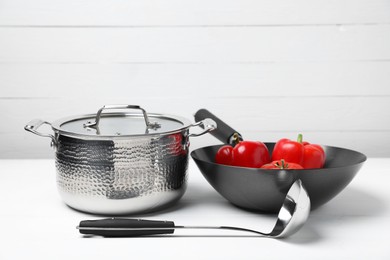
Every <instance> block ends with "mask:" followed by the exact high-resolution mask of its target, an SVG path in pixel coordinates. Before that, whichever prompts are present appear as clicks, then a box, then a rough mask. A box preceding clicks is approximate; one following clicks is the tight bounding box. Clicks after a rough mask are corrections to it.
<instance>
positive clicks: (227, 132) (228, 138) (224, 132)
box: [194, 108, 242, 145]
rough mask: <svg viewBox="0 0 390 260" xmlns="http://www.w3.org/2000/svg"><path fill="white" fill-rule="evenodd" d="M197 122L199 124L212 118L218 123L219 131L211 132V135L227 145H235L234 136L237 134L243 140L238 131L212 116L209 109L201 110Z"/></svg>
mask: <svg viewBox="0 0 390 260" xmlns="http://www.w3.org/2000/svg"><path fill="white" fill-rule="evenodd" d="M194 117H195V121H196V122H198V121H200V120H203V119H206V118H211V119H213V120H214V121H215V122H216V123H217V129H215V130H214V131H211V132H210V134H212V135H213V136H214V137H216V138H217V139H218V140H220V141H221V142H223V143H225V144H231V145H234V144H235V142H234V138H233V135H234V134H235V133H237V134H238V138H239V139H240V140H242V136H241V134H239V133H238V132H237V131H236V130H234V129H233V128H231V127H230V126H229V125H227V124H226V123H225V122H223V121H222V120H221V119H220V118H218V117H217V116H215V115H214V114H212V113H211V112H210V111H208V110H207V109H204V108H202V109H199V110H198V111H197V112H196V113H195V115H194Z"/></svg>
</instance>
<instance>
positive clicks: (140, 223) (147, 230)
mask: <svg viewBox="0 0 390 260" xmlns="http://www.w3.org/2000/svg"><path fill="white" fill-rule="evenodd" d="M174 228H175V223H174V222H172V221H161V220H144V219H126V218H106V219H98V220H83V221H81V222H80V224H79V226H78V227H77V229H78V230H79V232H80V233H81V234H85V235H99V236H104V237H138V236H149V235H161V234H173V232H174V230H175V229H174Z"/></svg>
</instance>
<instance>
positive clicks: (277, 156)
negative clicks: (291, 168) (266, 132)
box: [272, 134, 325, 169]
mask: <svg viewBox="0 0 390 260" xmlns="http://www.w3.org/2000/svg"><path fill="white" fill-rule="evenodd" d="M281 159H284V160H285V161H287V162H291V163H297V164H299V165H301V166H302V167H303V168H304V169H313V168H322V167H324V164H325V151H324V149H322V147H321V146H320V145H317V144H310V143H308V142H302V135H301V134H299V135H298V140H297V141H291V140H289V139H285V138H284V139H280V140H279V141H278V142H277V143H276V144H275V147H274V151H273V153H272V161H276V160H281Z"/></svg>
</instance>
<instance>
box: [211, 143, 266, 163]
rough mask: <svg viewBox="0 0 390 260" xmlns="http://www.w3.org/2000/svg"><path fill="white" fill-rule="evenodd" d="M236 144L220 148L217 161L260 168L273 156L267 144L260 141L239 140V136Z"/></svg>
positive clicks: (216, 157) (216, 156)
mask: <svg viewBox="0 0 390 260" xmlns="http://www.w3.org/2000/svg"><path fill="white" fill-rule="evenodd" d="M235 139H236V145H235V146H234V147H232V146H230V145H224V146H222V147H221V148H219V150H218V152H217V154H216V155H215V162H216V163H219V164H225V165H232V166H240V167H250V168H260V167H261V166H262V165H264V164H266V163H269V162H270V161H271V157H270V155H269V151H268V148H267V146H266V145H265V144H264V143H262V142H258V141H239V139H238V136H237V138H235Z"/></svg>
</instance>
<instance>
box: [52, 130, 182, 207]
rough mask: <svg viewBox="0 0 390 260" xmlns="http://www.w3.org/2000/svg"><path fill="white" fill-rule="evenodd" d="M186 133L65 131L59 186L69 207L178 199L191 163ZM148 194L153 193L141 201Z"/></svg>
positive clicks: (155, 203) (58, 163)
mask: <svg viewBox="0 0 390 260" xmlns="http://www.w3.org/2000/svg"><path fill="white" fill-rule="evenodd" d="M183 134H184V133H181V132H180V133H177V134H173V135H163V136H160V137H158V138H150V137H143V138H140V137H137V138H129V139H127V140H115V141H90V140H80V139H77V138H71V137H67V136H61V135H60V136H59V138H58V143H57V152H56V169H57V185H58V189H59V191H60V193H61V195H62V196H63V199H64V200H65V202H66V203H67V204H68V205H69V206H71V207H73V208H75V209H79V210H82V211H88V212H91V213H100V214H120V213H130V212H133V211H139V210H150V209H153V208H155V207H158V206H159V205H162V204H167V203H169V202H171V201H174V200H176V199H179V198H180V197H181V196H182V195H183V194H184V191H185V183H186V179H187V167H188V148H187V146H183V145H182V143H181V140H183V138H184V137H183V136H184V135H183ZM157 194H158V196H155V195H157ZM145 196H149V198H148V199H145V198H143V199H140V200H137V198H142V197H145ZM152 197H153V199H150V198H152ZM108 203H110V204H115V207H112V206H109V205H108Z"/></svg>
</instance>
